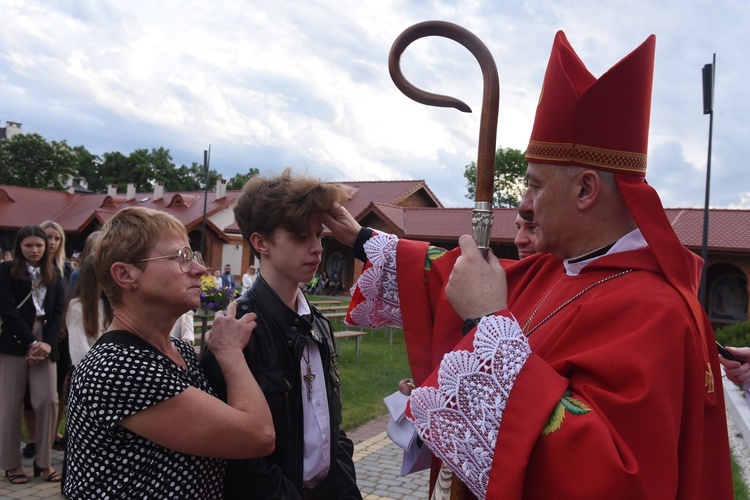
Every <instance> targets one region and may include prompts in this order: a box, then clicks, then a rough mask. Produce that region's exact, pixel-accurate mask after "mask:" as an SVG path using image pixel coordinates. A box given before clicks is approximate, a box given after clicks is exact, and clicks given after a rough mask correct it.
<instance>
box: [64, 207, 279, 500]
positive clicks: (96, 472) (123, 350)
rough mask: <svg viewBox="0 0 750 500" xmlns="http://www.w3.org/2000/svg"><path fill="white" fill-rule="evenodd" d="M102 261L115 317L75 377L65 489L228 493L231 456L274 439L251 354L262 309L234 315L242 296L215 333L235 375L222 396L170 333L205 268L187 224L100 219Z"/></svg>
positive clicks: (156, 216) (127, 213)
mask: <svg viewBox="0 0 750 500" xmlns="http://www.w3.org/2000/svg"><path fill="white" fill-rule="evenodd" d="M94 268H95V272H96V277H97V280H98V281H99V284H100V286H101V287H102V289H103V290H104V292H105V293H106V295H107V297H108V298H109V300H110V302H111V303H112V305H113V307H114V318H113V320H112V323H111V324H110V326H109V329H108V330H107V332H106V333H105V334H104V335H102V337H101V338H100V339H99V340H98V341H97V343H96V344H95V345H94V347H92V348H91V350H90V351H89V353H88V354H87V356H86V357H85V358H84V359H83V361H81V363H80V364H79V365H78V366H77V367H76V369H75V372H74V373H73V377H72V379H71V387H70V397H69V406H68V435H69V440H68V448H67V460H68V469H67V474H66V476H65V480H64V485H63V493H64V494H65V495H66V496H68V497H69V498H72V499H77V498H154V499H156V498H191V499H192V498H195V499H209V498H221V497H222V482H223V478H224V471H225V467H226V460H225V459H228V458H237V459H239V458H252V457H257V456H263V455H267V454H268V453H270V452H271V451H273V447H274V441H275V433H274V429H273V423H272V421H271V415H270V412H269V410H268V406H267V405H266V403H265V398H264V396H263V393H262V392H261V391H260V389H259V387H258V384H257V383H256V381H255V379H254V378H253V376H252V374H251V373H250V370H249V368H248V367H247V364H246V363H245V362H244V357H243V354H242V349H243V348H244V347H245V345H246V344H247V342H248V340H249V339H250V335H251V333H252V331H253V329H254V328H255V326H256V323H255V319H256V316H255V314H246V315H244V316H243V317H242V318H241V319H236V318H235V313H236V308H237V306H236V304H234V303H232V304H230V306H229V308H228V309H227V311H226V312H225V314H224V315H221V314H220V315H217V316H216V318H215V319H214V323H213V328H212V330H211V331H210V332H209V333H208V334H207V335H206V342H207V344H208V345H209V346H210V347H211V351H212V352H213V353H214V354H216V353H217V352H218V353H219V356H217V357H220V361H219V363H220V365H221V369H222V371H223V374H224V376H225V377H226V378H227V381H228V390H229V398H228V399H227V403H223V402H222V401H221V400H220V399H218V398H216V397H215V395H214V392H213V390H212V389H211V388H210V387H209V385H208V382H207V381H206V377H205V375H204V374H203V372H202V371H201V369H200V367H199V366H198V358H197V357H196V355H195V351H194V350H193V348H192V347H191V346H190V345H188V344H187V343H185V342H183V341H181V340H179V339H174V338H172V337H170V331H171V329H172V326H173V325H174V324H175V321H176V320H177V318H178V317H180V316H181V315H182V314H184V313H185V312H187V311H188V310H192V309H195V308H196V307H197V306H198V305H199V304H200V276H201V275H202V274H203V273H204V271H205V267H203V259H202V258H201V255H200V254H199V253H197V252H193V251H191V249H190V247H189V246H188V238H187V233H186V231H185V228H184V226H183V225H182V224H181V223H180V222H179V221H178V220H177V219H175V218H174V217H172V216H171V215H169V214H166V213H164V212H159V211H156V210H150V209H146V208H143V207H130V208H126V209H124V210H121V211H120V212H118V213H117V214H115V215H114V216H113V217H112V218H111V219H109V220H108V221H107V222H106V223H105V224H104V226H103V227H102V230H101V235H100V236H99V240H98V242H97V244H96V248H95V249H94ZM178 422H179V425H177V424H178Z"/></svg>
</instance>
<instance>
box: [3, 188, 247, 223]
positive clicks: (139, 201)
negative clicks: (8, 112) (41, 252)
mask: <svg viewBox="0 0 750 500" xmlns="http://www.w3.org/2000/svg"><path fill="white" fill-rule="evenodd" d="M239 195H240V191H227V192H226V196H225V197H224V198H221V199H218V200H217V199H216V193H215V192H213V191H209V193H208V197H207V200H206V202H207V203H206V213H207V215H208V216H211V215H213V214H215V213H217V212H219V211H221V210H225V209H227V208H228V207H230V206H231V205H232V204H233V203H234V200H235V199H236V198H237V197H238V196H239ZM153 196H154V194H153V193H136V195H135V197H134V198H133V199H131V200H126V197H125V196H123V195H115V196H110V195H106V194H70V193H67V192H64V191H47V190H43V189H33V188H25V187H18V186H5V185H3V186H0V229H3V230H18V229H19V228H21V227H23V226H26V225H29V224H39V223H40V222H42V221H44V220H47V219H50V220H54V221H56V222H57V223H58V224H60V225H61V226H62V228H63V230H64V231H65V232H66V233H70V234H80V233H81V232H82V231H84V230H85V229H86V228H87V227H88V226H89V224H90V223H91V222H92V220H94V219H96V220H97V222H99V223H103V222H104V221H106V220H107V219H109V218H110V217H111V216H112V214H114V213H116V212H117V211H118V210H120V209H122V208H124V207H127V206H142V207H147V208H152V209H157V210H163V211H165V212H167V213H170V214H172V215H174V216H175V217H176V218H177V219H178V220H179V221H180V222H182V223H183V224H184V225H185V227H186V228H187V230H188V231H190V230H192V229H194V228H195V227H196V226H197V225H199V224H200V223H201V222H202V220H203V197H204V193H203V192H202V191H198V192H188V193H164V197H163V198H162V199H160V200H157V201H154V199H153ZM223 229H224V228H220V230H222V231H223Z"/></svg>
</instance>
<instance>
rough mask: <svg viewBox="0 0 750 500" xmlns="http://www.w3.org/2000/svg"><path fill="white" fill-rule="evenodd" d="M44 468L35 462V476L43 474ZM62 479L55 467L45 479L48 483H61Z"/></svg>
mask: <svg viewBox="0 0 750 500" xmlns="http://www.w3.org/2000/svg"><path fill="white" fill-rule="evenodd" d="M50 469H52V467H50ZM43 470H44V469H42V468H41V467H37V465H36V462H34V477H39V476H41V475H42V471H43ZM60 479H61V478H60V473H59V472H57V471H56V470H54V469H53V470H52V472H50V474H49V476H47V477H46V478H45V481H47V482H48V483H59V482H60Z"/></svg>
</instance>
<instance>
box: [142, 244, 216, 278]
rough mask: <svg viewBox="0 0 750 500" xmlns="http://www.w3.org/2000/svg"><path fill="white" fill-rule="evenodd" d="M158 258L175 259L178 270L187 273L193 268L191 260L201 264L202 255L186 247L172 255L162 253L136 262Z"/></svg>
mask: <svg viewBox="0 0 750 500" xmlns="http://www.w3.org/2000/svg"><path fill="white" fill-rule="evenodd" d="M160 259H177V262H179V263H180V271H182V272H183V273H189V272H190V270H191V269H192V268H193V262H197V263H198V264H200V265H201V266H202V265H203V256H202V255H201V253H200V252H193V251H192V250H190V249H189V248H188V247H184V248H180V249H179V250H177V253H176V254H174V255H162V256H161V257H151V258H148V259H141V260H139V261H138V262H147V261H149V260H160Z"/></svg>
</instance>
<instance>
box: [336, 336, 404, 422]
mask: <svg viewBox="0 0 750 500" xmlns="http://www.w3.org/2000/svg"><path fill="white" fill-rule="evenodd" d="M368 331H369V330H368ZM355 342H356V341H355V339H344V340H341V341H339V342H338V344H339V345H340V348H341V356H339V372H340V373H341V392H342V398H343V405H344V407H343V426H344V430H345V431H350V430H352V429H355V428H357V427H358V426H360V425H362V424H365V423H367V422H369V421H370V420H373V419H375V418H378V417H381V416H383V415H385V414H386V413H388V410H387V409H386V407H385V404H384V403H383V398H384V397H386V396H388V395H389V394H392V393H393V392H395V391H396V390H397V389H398V381H399V380H401V379H402V378H406V377H409V376H410V375H411V372H410V371H409V363H408V361H407V359H406V347H405V346H404V332H403V331H402V330H396V331H395V333H394V334H393V345H390V343H389V337H388V335H387V334H386V330H385V328H381V329H378V330H375V332H374V333H373V334H370V333H368V334H367V335H365V336H364V337H362V339H361V341H360V342H361V343H360V346H359V357H358V358H357V357H355V356H354V346H355Z"/></svg>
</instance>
